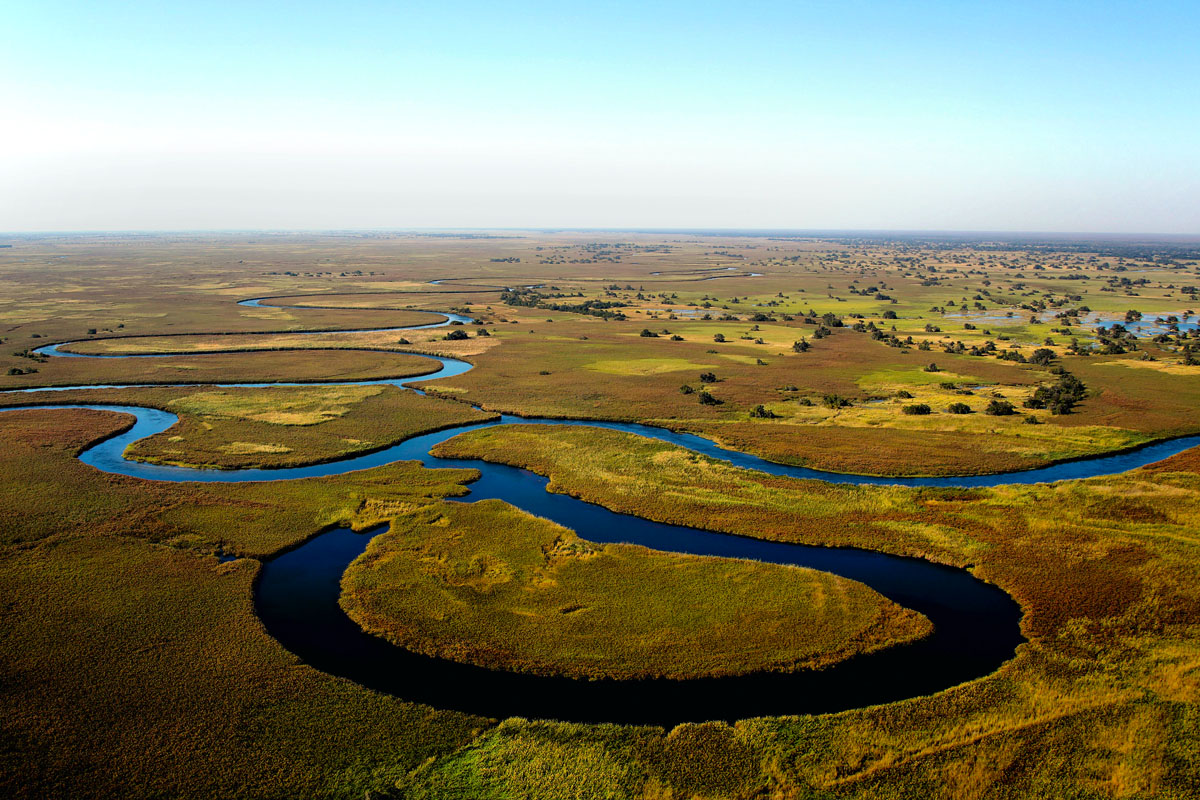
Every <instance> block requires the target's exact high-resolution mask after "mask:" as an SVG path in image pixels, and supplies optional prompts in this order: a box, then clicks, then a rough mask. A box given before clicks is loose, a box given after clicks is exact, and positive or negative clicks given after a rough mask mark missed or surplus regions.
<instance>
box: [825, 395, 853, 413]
mask: <svg viewBox="0 0 1200 800" xmlns="http://www.w3.org/2000/svg"><path fill="white" fill-rule="evenodd" d="M821 403H822V405H824V406H825V407H826V408H832V409H838V408H846V407H848V406H850V405H852V403H851V402H850V401H849V400H847V399H846V398H845V397H842V396H841V395H840V394H827V395H825V396H824V397H822V398H821Z"/></svg>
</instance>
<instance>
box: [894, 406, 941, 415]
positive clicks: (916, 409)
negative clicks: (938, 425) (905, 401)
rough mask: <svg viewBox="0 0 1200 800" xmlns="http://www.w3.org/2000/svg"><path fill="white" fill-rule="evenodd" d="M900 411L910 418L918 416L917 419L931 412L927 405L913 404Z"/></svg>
mask: <svg viewBox="0 0 1200 800" xmlns="http://www.w3.org/2000/svg"><path fill="white" fill-rule="evenodd" d="M900 410H901V411H903V412H904V413H905V414H908V415H910V416H919V417H923V416H925V415H927V414H929V413H930V412H932V411H933V409H932V408H930V407H929V405H928V404H927V403H914V404H913V405H911V406H905V407H904V408H902V409H900Z"/></svg>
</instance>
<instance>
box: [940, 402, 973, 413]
mask: <svg viewBox="0 0 1200 800" xmlns="http://www.w3.org/2000/svg"><path fill="white" fill-rule="evenodd" d="M946 410H947V411H949V412H950V413H951V414H970V413H971V407H970V406H969V405H967V404H966V403H951V404H950V406H949V407H948V408H947V409H946Z"/></svg>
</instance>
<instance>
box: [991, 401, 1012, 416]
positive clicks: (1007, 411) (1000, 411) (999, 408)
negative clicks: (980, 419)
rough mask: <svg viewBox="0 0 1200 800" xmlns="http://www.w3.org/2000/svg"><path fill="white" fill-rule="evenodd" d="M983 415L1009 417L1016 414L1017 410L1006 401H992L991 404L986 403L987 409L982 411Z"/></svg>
mask: <svg viewBox="0 0 1200 800" xmlns="http://www.w3.org/2000/svg"><path fill="white" fill-rule="evenodd" d="M983 413H985V414H988V415H990V416H993V417H1011V416H1012V415H1013V414H1015V413H1017V409H1016V408H1015V407H1014V406H1013V404H1012V403H1010V402H1008V401H1007V400H993V401H992V402H990V403H988V405H987V408H985V409H984V410H983Z"/></svg>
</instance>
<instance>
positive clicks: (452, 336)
mask: <svg viewBox="0 0 1200 800" xmlns="http://www.w3.org/2000/svg"><path fill="white" fill-rule="evenodd" d="M466 338H467V332H466V331H464V330H463V329H462V328H459V329H457V330H453V331H450V332H449V333H447V334H446V339H447V340H449V341H451V342H457V341H461V340H463V339H466Z"/></svg>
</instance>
